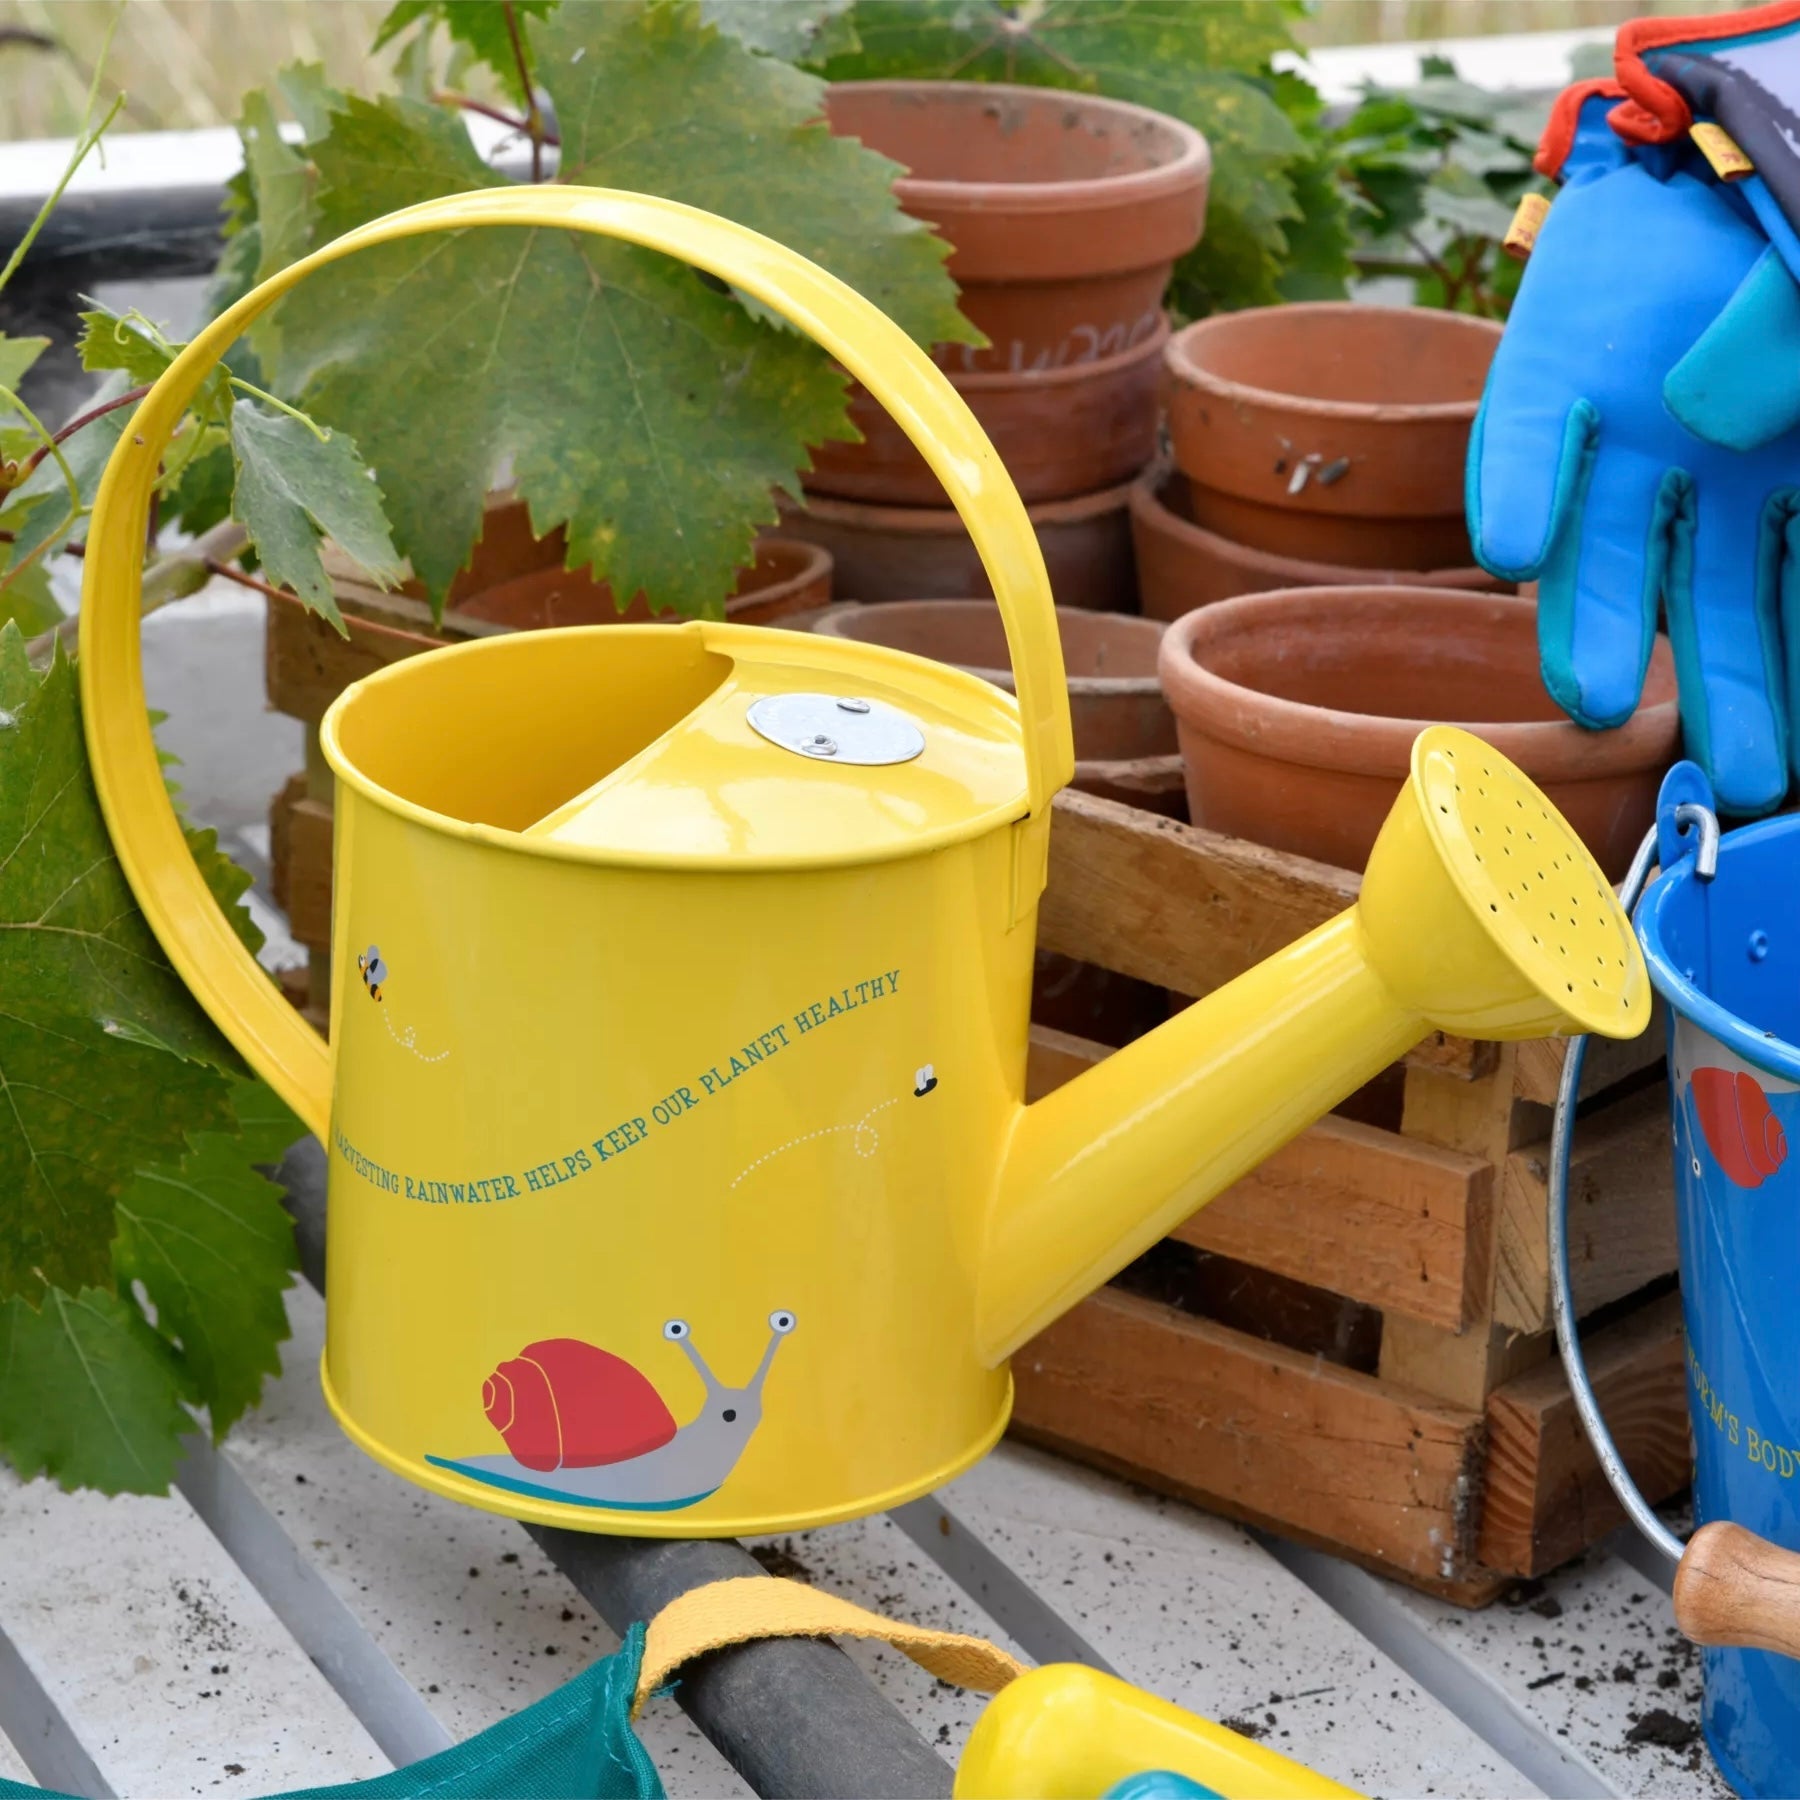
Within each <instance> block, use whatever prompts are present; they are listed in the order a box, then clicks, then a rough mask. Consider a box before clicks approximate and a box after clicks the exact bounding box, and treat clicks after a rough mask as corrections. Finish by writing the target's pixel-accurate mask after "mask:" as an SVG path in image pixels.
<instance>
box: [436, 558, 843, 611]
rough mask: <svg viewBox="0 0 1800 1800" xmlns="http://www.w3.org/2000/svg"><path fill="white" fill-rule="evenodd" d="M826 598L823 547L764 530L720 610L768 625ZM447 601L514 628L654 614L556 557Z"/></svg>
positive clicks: (827, 569)
mask: <svg viewBox="0 0 1800 1800" xmlns="http://www.w3.org/2000/svg"><path fill="white" fill-rule="evenodd" d="M830 600H831V556H830V554H829V552H827V551H825V550H822V549H821V548H820V547H819V546H818V545H817V544H804V543H798V542H795V541H794V540H792V539H788V538H763V539H761V540H760V541H759V542H758V544H757V546H756V561H755V562H754V563H753V564H752V565H751V566H750V567H749V568H748V569H746V570H744V572H743V574H742V575H741V576H739V578H738V584H737V588H736V591H735V592H734V593H733V594H732V596H731V598H730V599H728V600H727V601H726V602H725V616H726V618H728V619H731V620H733V621H734V622H736V623H737V624H740V625H769V624H773V623H775V622H776V621H778V620H780V619H783V618H785V617H787V616H788V615H789V614H790V613H797V612H805V611H808V610H811V609H814V608H817V607H821V606H825V605H827V604H829V602H830ZM451 605H452V606H453V608H454V609H455V612H456V614H457V616H458V617H459V618H464V619H483V620H486V621H488V622H489V623H491V624H495V625H507V626H511V627H512V629H513V630H515V631H534V630H541V629H543V628H544V627H545V626H550V625H617V624H634V625H636V624H644V623H647V622H648V621H650V620H652V619H655V618H657V617H658V616H659V615H658V614H656V613H653V612H652V611H651V610H650V606H649V603H648V602H647V601H646V600H645V599H644V596H643V595H642V594H639V595H638V596H637V597H636V598H635V599H634V600H633V601H632V603H631V605H630V606H628V607H627V608H626V609H625V611H624V612H622V613H621V612H620V611H619V609H618V607H617V606H616V605H614V603H613V591H612V588H611V587H610V586H609V585H608V584H607V583H606V582H604V581H595V580H594V579H593V577H592V576H591V575H589V574H588V573H587V571H586V570H580V569H577V570H570V569H565V568H563V567H561V566H560V564H559V563H558V562H556V561H554V560H553V561H552V562H551V563H550V564H549V565H548V566H547V567H544V568H539V569H534V570H531V571H530V572H529V573H527V574H523V575H514V576H512V577H511V578H510V579H509V580H505V581H501V582H498V583H496V584H495V585H494V586H492V587H486V588H480V589H477V590H476V591H474V592H472V593H470V594H468V595H467V596H466V597H464V598H461V599H458V598H457V597H456V596H455V594H454V592H453V593H452V598H451ZM660 616H661V617H664V618H672V617H675V616H676V615H675V614H673V613H671V612H664V613H663V614H661V615H660Z"/></svg>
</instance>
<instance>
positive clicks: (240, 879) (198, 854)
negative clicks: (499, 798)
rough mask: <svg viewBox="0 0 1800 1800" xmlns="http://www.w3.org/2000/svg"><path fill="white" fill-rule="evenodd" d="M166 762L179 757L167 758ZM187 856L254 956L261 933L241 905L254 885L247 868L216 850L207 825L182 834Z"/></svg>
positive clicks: (215, 840) (213, 834) (216, 842)
mask: <svg viewBox="0 0 1800 1800" xmlns="http://www.w3.org/2000/svg"><path fill="white" fill-rule="evenodd" d="M168 760H169V761H170V762H177V761H179V758H177V757H170V758H169V759H168ZM185 835H186V837H187V847H188V854H189V855H190V856H191V857H193V859H194V862H195V864H196V866H197V867H198V868H199V870H200V875H201V879H202V880H204V881H205V883H206V885H207V887H208V888H209V889H210V890H211V892H212V897H213V898H214V899H215V900H216V901H218V903H219V910H220V911H221V912H222V913H224V915H225V917H226V919H227V920H228V921H229V922H230V925H231V929H232V930H233V931H235V932H236V933H237V935H238V938H239V940H240V941H241V942H242V944H243V946H244V948H245V949H246V950H248V951H249V952H250V954H251V955H252V956H254V955H255V954H256V953H257V951H259V950H260V949H261V948H262V947H263V934H262V931H261V929H260V928H259V927H258V925H257V923H256V921H255V920H254V919H253V918H251V916H250V909H249V907H247V906H246V905H244V896H245V895H246V894H247V893H249V891H250V889H251V887H252V886H253V885H254V883H253V882H252V881H251V878H250V872H249V870H248V869H240V868H239V867H238V866H237V864H236V863H234V862H233V861H232V860H231V858H230V857H229V856H227V855H226V854H225V852H224V851H223V850H221V849H220V848H219V834H218V833H217V832H216V831H214V830H213V829H212V827H211V826H210V825H209V826H207V827H205V828H204V829H200V828H197V827H189V828H188V829H187V831H186V834H185Z"/></svg>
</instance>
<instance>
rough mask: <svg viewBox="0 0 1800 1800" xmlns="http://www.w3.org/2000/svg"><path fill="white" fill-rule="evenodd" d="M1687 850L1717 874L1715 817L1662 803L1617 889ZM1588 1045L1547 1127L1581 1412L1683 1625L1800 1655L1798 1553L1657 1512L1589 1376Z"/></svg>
mask: <svg viewBox="0 0 1800 1800" xmlns="http://www.w3.org/2000/svg"><path fill="white" fill-rule="evenodd" d="M1666 797H1667V794H1666V791H1665V798H1666ZM1659 839H1660V842H1659ZM1686 856H1692V857H1693V858H1694V872H1695V874H1696V875H1697V876H1698V877H1699V879H1700V880H1702V881H1711V880H1712V878H1713V876H1714V874H1715V873H1716V871H1717V868H1718V856H1719V822H1718V819H1717V818H1716V817H1715V815H1714V814H1713V812H1712V809H1711V808H1710V807H1709V806H1707V805H1705V804H1703V803H1701V802H1700V801H1699V800H1688V801H1682V802H1680V803H1679V804H1677V805H1675V806H1672V807H1668V808H1666V810H1665V811H1664V812H1663V814H1662V815H1661V816H1659V819H1658V822H1657V824H1656V825H1653V826H1652V827H1651V828H1650V830H1649V831H1648V832H1646V833H1645V835H1644V841H1643V843H1642V844H1640V845H1639V846H1638V852H1637V855H1636V856H1635V857H1633V858H1632V862H1631V869H1630V872H1629V873H1628V874H1627V875H1626V877H1625V884H1624V886H1623V887H1622V888H1621V889H1620V891H1619V901H1620V904H1621V905H1622V906H1623V907H1624V908H1625V910H1626V911H1627V912H1628V913H1629V912H1631V911H1632V910H1633V908H1635V907H1636V905H1637V903H1638V900H1639V899H1640V898H1641V897H1642V895H1643V892H1644V889H1645V887H1646V886H1647V885H1648V884H1649V877H1650V871H1651V870H1652V869H1653V868H1654V867H1655V866H1656V865H1657V863H1658V861H1659V860H1660V861H1661V862H1662V863H1663V864H1664V865H1665V866H1666V867H1669V868H1673V867H1674V865H1675V863H1676V862H1677V861H1678V860H1680V859H1682V858H1684V857H1686ZM1587 1045H1588V1041H1587V1038H1586V1037H1585V1036H1584V1037H1576V1038H1571V1039H1570V1040H1569V1048H1568V1052H1567V1054H1566V1056H1565V1058H1564V1061H1563V1071H1562V1080H1561V1082H1560V1084H1559V1085H1558V1087H1557V1090H1556V1113H1555V1117H1554V1120H1553V1122H1552V1124H1551V1129H1550V1181H1549V1190H1550V1193H1549V1210H1550V1217H1549V1239H1550V1282H1551V1287H1550V1299H1551V1310H1552V1313H1553V1315H1554V1317H1555V1321H1556V1347H1557V1349H1558V1350H1559V1351H1560V1352H1561V1355H1562V1364H1563V1369H1564V1372H1565V1373H1566V1374H1567V1375H1568V1378H1569V1392H1570V1394H1571V1395H1572V1396H1573V1398H1574V1401H1575V1411H1576V1413H1577V1415H1578V1416H1579V1417H1580V1419H1581V1424H1582V1429H1583V1430H1584V1431H1586V1433H1587V1437H1588V1442H1589V1443H1590V1444H1592V1445H1593V1447H1594V1454H1595V1456H1597V1457H1598V1458H1599V1460H1600V1468H1601V1470H1602V1472H1603V1473H1604V1474H1605V1476H1606V1480H1607V1484H1608V1485H1609V1486H1610V1487H1611V1488H1612V1491H1613V1493H1614V1494H1615V1495H1617V1497H1618V1501H1619V1504H1620V1505H1621V1506H1622V1507H1624V1509H1625V1512H1626V1516H1627V1517H1628V1518H1629V1519H1630V1520H1631V1522H1632V1524H1634V1525H1635V1526H1636V1527H1637V1528H1638V1530H1639V1531H1640V1532H1641V1533H1642V1534H1643V1536H1644V1537H1645V1538H1647V1539H1648V1540H1649V1542H1650V1543H1651V1544H1652V1545H1654V1546H1655V1548H1656V1549H1658V1550H1660V1551H1661V1552H1662V1553H1663V1555H1664V1556H1666V1557H1668V1559H1669V1560H1670V1561H1671V1562H1672V1563H1674V1564H1675V1591H1674V1603H1675V1623H1676V1624H1677V1625H1678V1626H1679V1627H1680V1628H1681V1631H1682V1634H1683V1635H1684V1636H1685V1637H1688V1638H1691V1639H1692V1640H1693V1642H1695V1643H1696V1644H1705V1645H1710V1646H1714V1647H1718V1646H1725V1645H1730V1646H1733V1647H1736V1648H1739V1649H1746V1650H1773V1651H1776V1652H1778V1653H1779V1654H1781V1655H1783V1656H1792V1657H1800V1554H1796V1553H1795V1552H1794V1551H1791V1550H1783V1549H1782V1548H1780V1546H1779V1545H1776V1544H1771V1543H1770V1542H1769V1541H1768V1540H1767V1539H1766V1538H1760V1537H1758V1536H1757V1535H1756V1534H1755V1532H1753V1531H1746V1530H1745V1529H1744V1527H1743V1526H1741V1525H1733V1524H1731V1523H1730V1522H1729V1521H1728V1520H1725V1519H1715V1520H1714V1521H1712V1523H1710V1524H1707V1525H1702V1526H1701V1527H1700V1529H1699V1530H1698V1531H1696V1532H1695V1533H1694V1535H1693V1536H1692V1537H1691V1538H1690V1539H1688V1541H1687V1542H1686V1543H1685V1544H1684V1543H1683V1542H1682V1541H1681V1539H1680V1538H1678V1537H1677V1536H1676V1535H1675V1534H1674V1533H1673V1532H1672V1531H1671V1530H1670V1529H1669V1528H1668V1526H1666V1525H1665V1524H1664V1523H1663V1522H1662V1520H1661V1519H1659V1518H1658V1517H1657V1516H1656V1513H1655V1511H1654V1510H1653V1508H1652V1507H1651V1505H1650V1503H1649V1501H1647V1500H1646V1499H1645V1498H1644V1496H1643V1493H1642V1491H1641V1490H1640V1489H1639V1487H1638V1485H1637V1483H1636V1482H1635V1481H1633V1480H1632V1478H1631V1472H1630V1471H1629V1470H1628V1469H1627V1468H1626V1467H1625V1459H1624V1458H1623V1457H1622V1456H1621V1455H1620V1454H1619V1449H1618V1446H1617V1445H1616V1444H1615V1443H1614V1442H1613V1439H1612V1433H1611V1432H1610V1431H1608V1430H1607V1427H1606V1421H1605V1419H1604V1418H1603V1417H1602V1416H1601V1412H1600V1402H1599V1399H1598V1397H1597V1396H1596V1395H1595V1393H1594V1388H1593V1383H1592V1382H1590V1381H1589V1379H1588V1372H1587V1364H1586V1362H1585V1360H1584V1359H1583V1357H1582V1354H1581V1340H1580V1338H1579V1336H1578V1335H1577V1334H1576V1329H1575V1323H1576V1322H1575V1303H1574V1299H1573V1296H1572V1294H1571V1291H1570V1283H1569V1150H1570V1146H1571V1142H1572V1140H1573V1138H1574V1133H1575V1103H1576V1097H1577V1095H1578V1094H1579V1093H1580V1091H1581V1070H1582V1065H1583V1064H1584V1063H1585V1061H1586V1060H1587Z"/></svg>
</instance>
